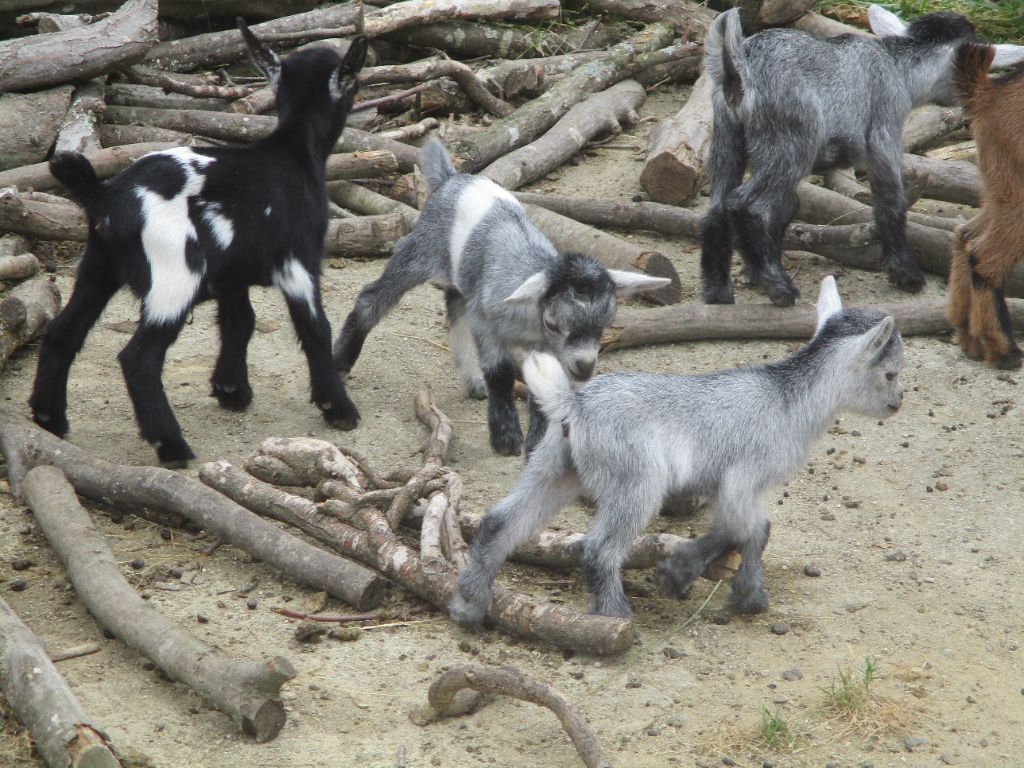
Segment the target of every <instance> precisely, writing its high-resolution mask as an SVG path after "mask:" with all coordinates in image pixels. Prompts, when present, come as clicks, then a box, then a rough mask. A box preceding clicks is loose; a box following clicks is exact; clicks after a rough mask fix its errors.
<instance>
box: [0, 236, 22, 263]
mask: <svg viewBox="0 0 1024 768" xmlns="http://www.w3.org/2000/svg"><path fill="white" fill-rule="evenodd" d="M27 251H28V240H27V239H26V238H24V237H22V236H21V235H13V234H9V235H0V258H7V257H8V256H17V255H18V254H20V253H25V252H27Z"/></svg>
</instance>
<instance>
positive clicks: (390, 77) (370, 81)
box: [359, 58, 514, 117]
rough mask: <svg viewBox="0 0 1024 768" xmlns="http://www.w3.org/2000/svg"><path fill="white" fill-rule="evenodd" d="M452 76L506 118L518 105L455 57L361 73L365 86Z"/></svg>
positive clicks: (483, 104)
mask: <svg viewBox="0 0 1024 768" xmlns="http://www.w3.org/2000/svg"><path fill="white" fill-rule="evenodd" d="M440 77H450V78H452V79H453V80H454V81H455V82H456V83H458V84H459V87H460V88H461V89H462V90H463V92H464V93H465V94H466V96H468V97H469V98H470V99H472V100H473V102H474V103H475V104H476V105H477V106H479V107H480V108H481V109H484V110H486V111H487V112H490V113H491V114H492V115H497V116H498V117H504V116H505V115H508V114H510V113H511V112H512V111H513V110H514V108H513V107H512V105H511V104H508V103H507V102H505V101H502V100H501V99H499V98H498V97H497V96H494V95H493V94H492V93H491V92H490V91H488V90H487V88H486V87H485V86H484V84H483V83H482V82H481V81H480V80H479V79H477V76H476V74H475V73H474V72H473V70H472V69H470V68H469V67H468V66H467V65H465V64H463V63H462V62H461V61H454V60H453V59H441V58H430V59H422V60H420V61H415V62H412V63H411V64H393V65H390V66H381V67H372V68H368V69H364V70H363V71H362V72H360V73H359V82H360V83H361V84H364V85H374V84H378V83H409V82H414V83H419V82H424V81H427V80H435V79H437V78H440Z"/></svg>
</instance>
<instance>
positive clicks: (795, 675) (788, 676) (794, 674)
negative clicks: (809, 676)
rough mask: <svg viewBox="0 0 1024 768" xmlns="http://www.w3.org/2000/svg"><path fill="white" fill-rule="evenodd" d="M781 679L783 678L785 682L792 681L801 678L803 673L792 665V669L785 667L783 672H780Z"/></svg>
mask: <svg viewBox="0 0 1024 768" xmlns="http://www.w3.org/2000/svg"><path fill="white" fill-rule="evenodd" d="M782 679H783V680H785V681H786V682H787V683H793V682H796V681H797V680H803V679H804V673H803V672H801V671H800V670H799V669H797V668H796V667H793V668H792V669H787V670H786V671H785V672H783V673H782Z"/></svg>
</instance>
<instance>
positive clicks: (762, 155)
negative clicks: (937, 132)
mask: <svg viewBox="0 0 1024 768" xmlns="http://www.w3.org/2000/svg"><path fill="white" fill-rule="evenodd" d="M868 16H869V18H870V21H871V28H872V30H873V31H874V32H875V33H876V34H877V35H878V36H879V39H870V38H866V37H862V36H858V35H840V36H838V37H833V38H830V39H828V40H818V39H815V38H814V37H811V36H810V35H808V34H806V33H803V32H797V31H795V30H791V29H770V30H766V31H764V32H759V33H758V34H756V35H752V36H751V37H749V38H747V39H746V40H743V39H741V33H740V19H739V11H736V10H732V11H729V12H728V13H724V14H722V15H721V16H719V17H718V18H717V19H716V20H715V23H714V24H713V25H712V27H711V30H710V31H709V32H708V36H707V40H706V41H705V43H704V50H705V53H704V66H705V68H706V70H707V72H708V74H709V75H710V77H711V79H712V81H713V91H712V99H713V105H714V128H713V132H712V136H711V149H710V156H709V161H708V165H709V168H708V171H709V175H710V177H711V203H710V206H709V207H708V211H707V214H706V215H705V216H704V219H703V221H702V222H701V273H702V275H703V281H704V286H703V296H704V301H705V302H707V303H709V304H730V303H732V301H733V292H732V285H731V283H730V280H729V264H730V261H731V259H732V247H733V240H734V239H735V241H736V245H737V246H738V247H739V250H740V254H741V255H742V257H743V261H744V268H745V271H746V273H747V275H748V276H749V277H750V279H751V281H752V282H753V283H754V284H755V285H757V286H758V287H759V288H761V289H762V290H763V291H764V292H765V293H766V294H767V295H768V297H769V298H770V299H771V301H772V303H774V304H777V305H779V306H789V305H790V304H792V303H793V302H794V301H795V300H796V299H797V297H798V296H799V295H800V292H799V290H797V287H796V286H795V285H794V284H793V281H792V280H791V279H790V278H789V275H787V274H786V272H785V270H784V269H783V268H782V260H781V253H782V251H781V243H782V236H783V233H784V232H785V229H786V225H787V224H789V221H790V219H792V218H793V214H794V213H795V212H796V209H797V194H796V186H797V184H798V183H799V181H800V180H801V179H802V178H803V177H804V176H806V175H807V174H809V173H811V172H812V171H813V172H820V171H824V170H826V169H829V168H833V167H837V166H846V165H852V164H854V163H858V162H864V163H866V165H867V171H868V178H869V180H870V182H871V193H872V197H873V200H874V210H875V222H876V224H877V226H878V233H879V236H880V238H881V241H882V261H883V263H884V264H885V266H886V268H887V269H888V271H889V278H890V280H891V281H892V282H893V283H895V284H896V286H897V287H899V288H900V289H902V290H905V291H911V292H917V291H919V290H921V288H922V287H924V275H922V273H921V270H920V269H919V268H918V267H917V265H916V264H915V263H914V260H913V257H912V256H911V254H910V251H909V250H908V248H907V237H906V208H907V201H906V197H905V196H904V194H903V181H902V176H901V173H900V162H901V158H902V153H903V150H902V146H901V142H900V138H901V131H902V126H903V120H904V118H906V116H907V114H908V113H909V112H910V110H911V108H913V107H916V106H919V105H921V104H925V103H927V102H936V103H939V104H951V103H953V102H954V100H955V92H954V88H953V57H954V55H955V53H956V50H957V48H958V47H959V46H961V45H963V44H964V43H967V42H971V41H974V40H976V39H977V36H976V35H975V32H974V27H973V26H972V25H971V23H970V22H969V21H968V20H967V19H966V18H964V17H963V16H960V15H959V14H955V13H930V14H927V15H925V16H921V17H919V18H917V19H915V20H914V21H913V22H912V23H911V24H910V25H906V24H904V23H903V22H902V21H900V19H899V18H898V17H897V16H896V15H895V14H893V13H891V12H890V11H886V10H885V9H883V8H881V7H879V6H876V5H873V6H871V7H870V8H869V9H868ZM1022 58H1024V47H1022V46H1000V47H999V52H998V54H997V56H996V60H997V62H998V63H999V64H1001V65H1005V64H1007V63H1010V62H1012V61H1017V60H1020V59H1022ZM748 166H750V167H751V168H752V172H751V176H750V178H749V179H747V180H746V181H743V172H744V170H745V169H746V168H747V167H748Z"/></svg>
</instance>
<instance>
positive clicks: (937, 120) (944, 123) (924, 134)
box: [902, 104, 964, 153]
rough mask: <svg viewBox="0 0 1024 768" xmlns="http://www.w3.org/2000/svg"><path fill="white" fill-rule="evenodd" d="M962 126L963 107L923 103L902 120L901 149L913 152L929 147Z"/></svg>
mask: <svg viewBox="0 0 1024 768" xmlns="http://www.w3.org/2000/svg"><path fill="white" fill-rule="evenodd" d="M963 127H964V111H963V108H961V107H940V106H939V105H938V104H925V105H924V106H921V107H918V108H917V109H915V110H913V111H912V112H911V113H910V114H909V115H907V119H906V120H905V121H904V122H903V133H902V137H903V151H904V152H910V153H915V152H922V151H924V150H926V149H930V148H931V147H934V146H935V145H936V144H939V143H941V142H942V140H943V139H945V138H946V137H947V136H948V135H949V134H951V133H952V132H953V131H955V130H958V129H960V128H963Z"/></svg>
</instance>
